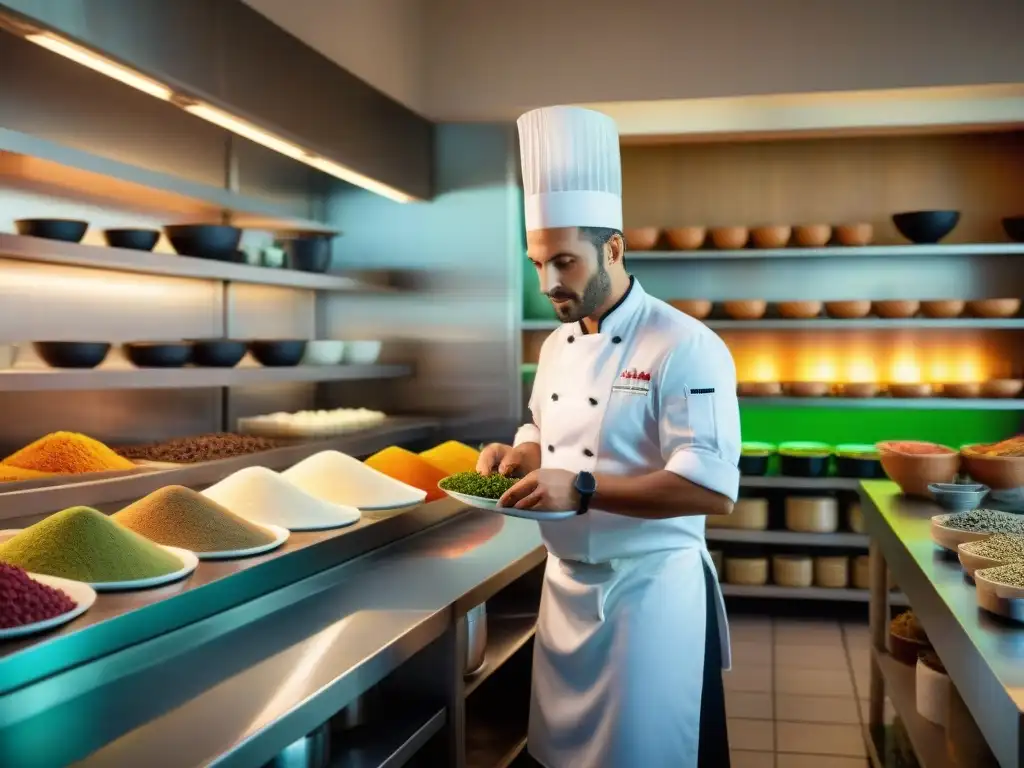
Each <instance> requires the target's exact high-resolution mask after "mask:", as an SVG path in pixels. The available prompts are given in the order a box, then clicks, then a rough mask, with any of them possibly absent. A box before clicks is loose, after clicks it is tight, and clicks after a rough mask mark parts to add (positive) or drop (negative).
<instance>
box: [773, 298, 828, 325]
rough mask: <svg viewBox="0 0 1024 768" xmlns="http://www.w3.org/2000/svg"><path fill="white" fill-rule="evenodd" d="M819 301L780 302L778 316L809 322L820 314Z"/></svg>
mask: <svg viewBox="0 0 1024 768" xmlns="http://www.w3.org/2000/svg"><path fill="white" fill-rule="evenodd" d="M821 306H822V305H821V302H820V301H782V302H779V314H780V315H782V316H783V317H785V318H788V319H790V320H810V319H811V318H812V317H817V316H818V315H820V314H821Z"/></svg>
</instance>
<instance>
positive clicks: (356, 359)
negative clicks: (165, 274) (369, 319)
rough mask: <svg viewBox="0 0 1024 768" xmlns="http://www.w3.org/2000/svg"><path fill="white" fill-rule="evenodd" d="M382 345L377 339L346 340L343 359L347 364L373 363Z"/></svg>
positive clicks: (378, 355)
mask: <svg viewBox="0 0 1024 768" xmlns="http://www.w3.org/2000/svg"><path fill="white" fill-rule="evenodd" d="M383 346H384V345H383V343H382V342H379V341H346V342H345V354H344V360H345V362H346V363H348V364H349V365H373V364H374V363H376V362H377V358H379V357H380V351H381V347H383Z"/></svg>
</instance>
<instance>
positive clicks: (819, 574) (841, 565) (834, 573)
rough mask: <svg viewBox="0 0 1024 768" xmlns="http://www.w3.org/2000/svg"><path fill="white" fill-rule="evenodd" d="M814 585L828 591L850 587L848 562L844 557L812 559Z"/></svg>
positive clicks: (833, 556) (834, 556) (830, 556)
mask: <svg viewBox="0 0 1024 768" xmlns="http://www.w3.org/2000/svg"><path fill="white" fill-rule="evenodd" d="M814 583H815V584H817V585H818V586H819V587H828V588H829V589H846V588H847V587H848V586H849V585H850V561H849V560H847V558H846V557H845V556H844V555H829V556H822V557H816V558H814Z"/></svg>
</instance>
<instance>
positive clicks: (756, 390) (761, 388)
mask: <svg viewBox="0 0 1024 768" xmlns="http://www.w3.org/2000/svg"><path fill="white" fill-rule="evenodd" d="M736 391H737V392H738V393H739V395H740V397H778V396H779V395H781V394H782V385H781V384H780V383H779V382H777V381H741V382H740V383H739V384H738V385H737V386H736Z"/></svg>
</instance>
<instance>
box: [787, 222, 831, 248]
mask: <svg viewBox="0 0 1024 768" xmlns="http://www.w3.org/2000/svg"><path fill="white" fill-rule="evenodd" d="M793 239H794V240H796V244H797V245H799V246H800V247H801V248H821V247H822V246H824V245H828V241H829V240H831V239H832V227H831V226H830V225H829V224H800V225H798V226H795V227H793Z"/></svg>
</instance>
